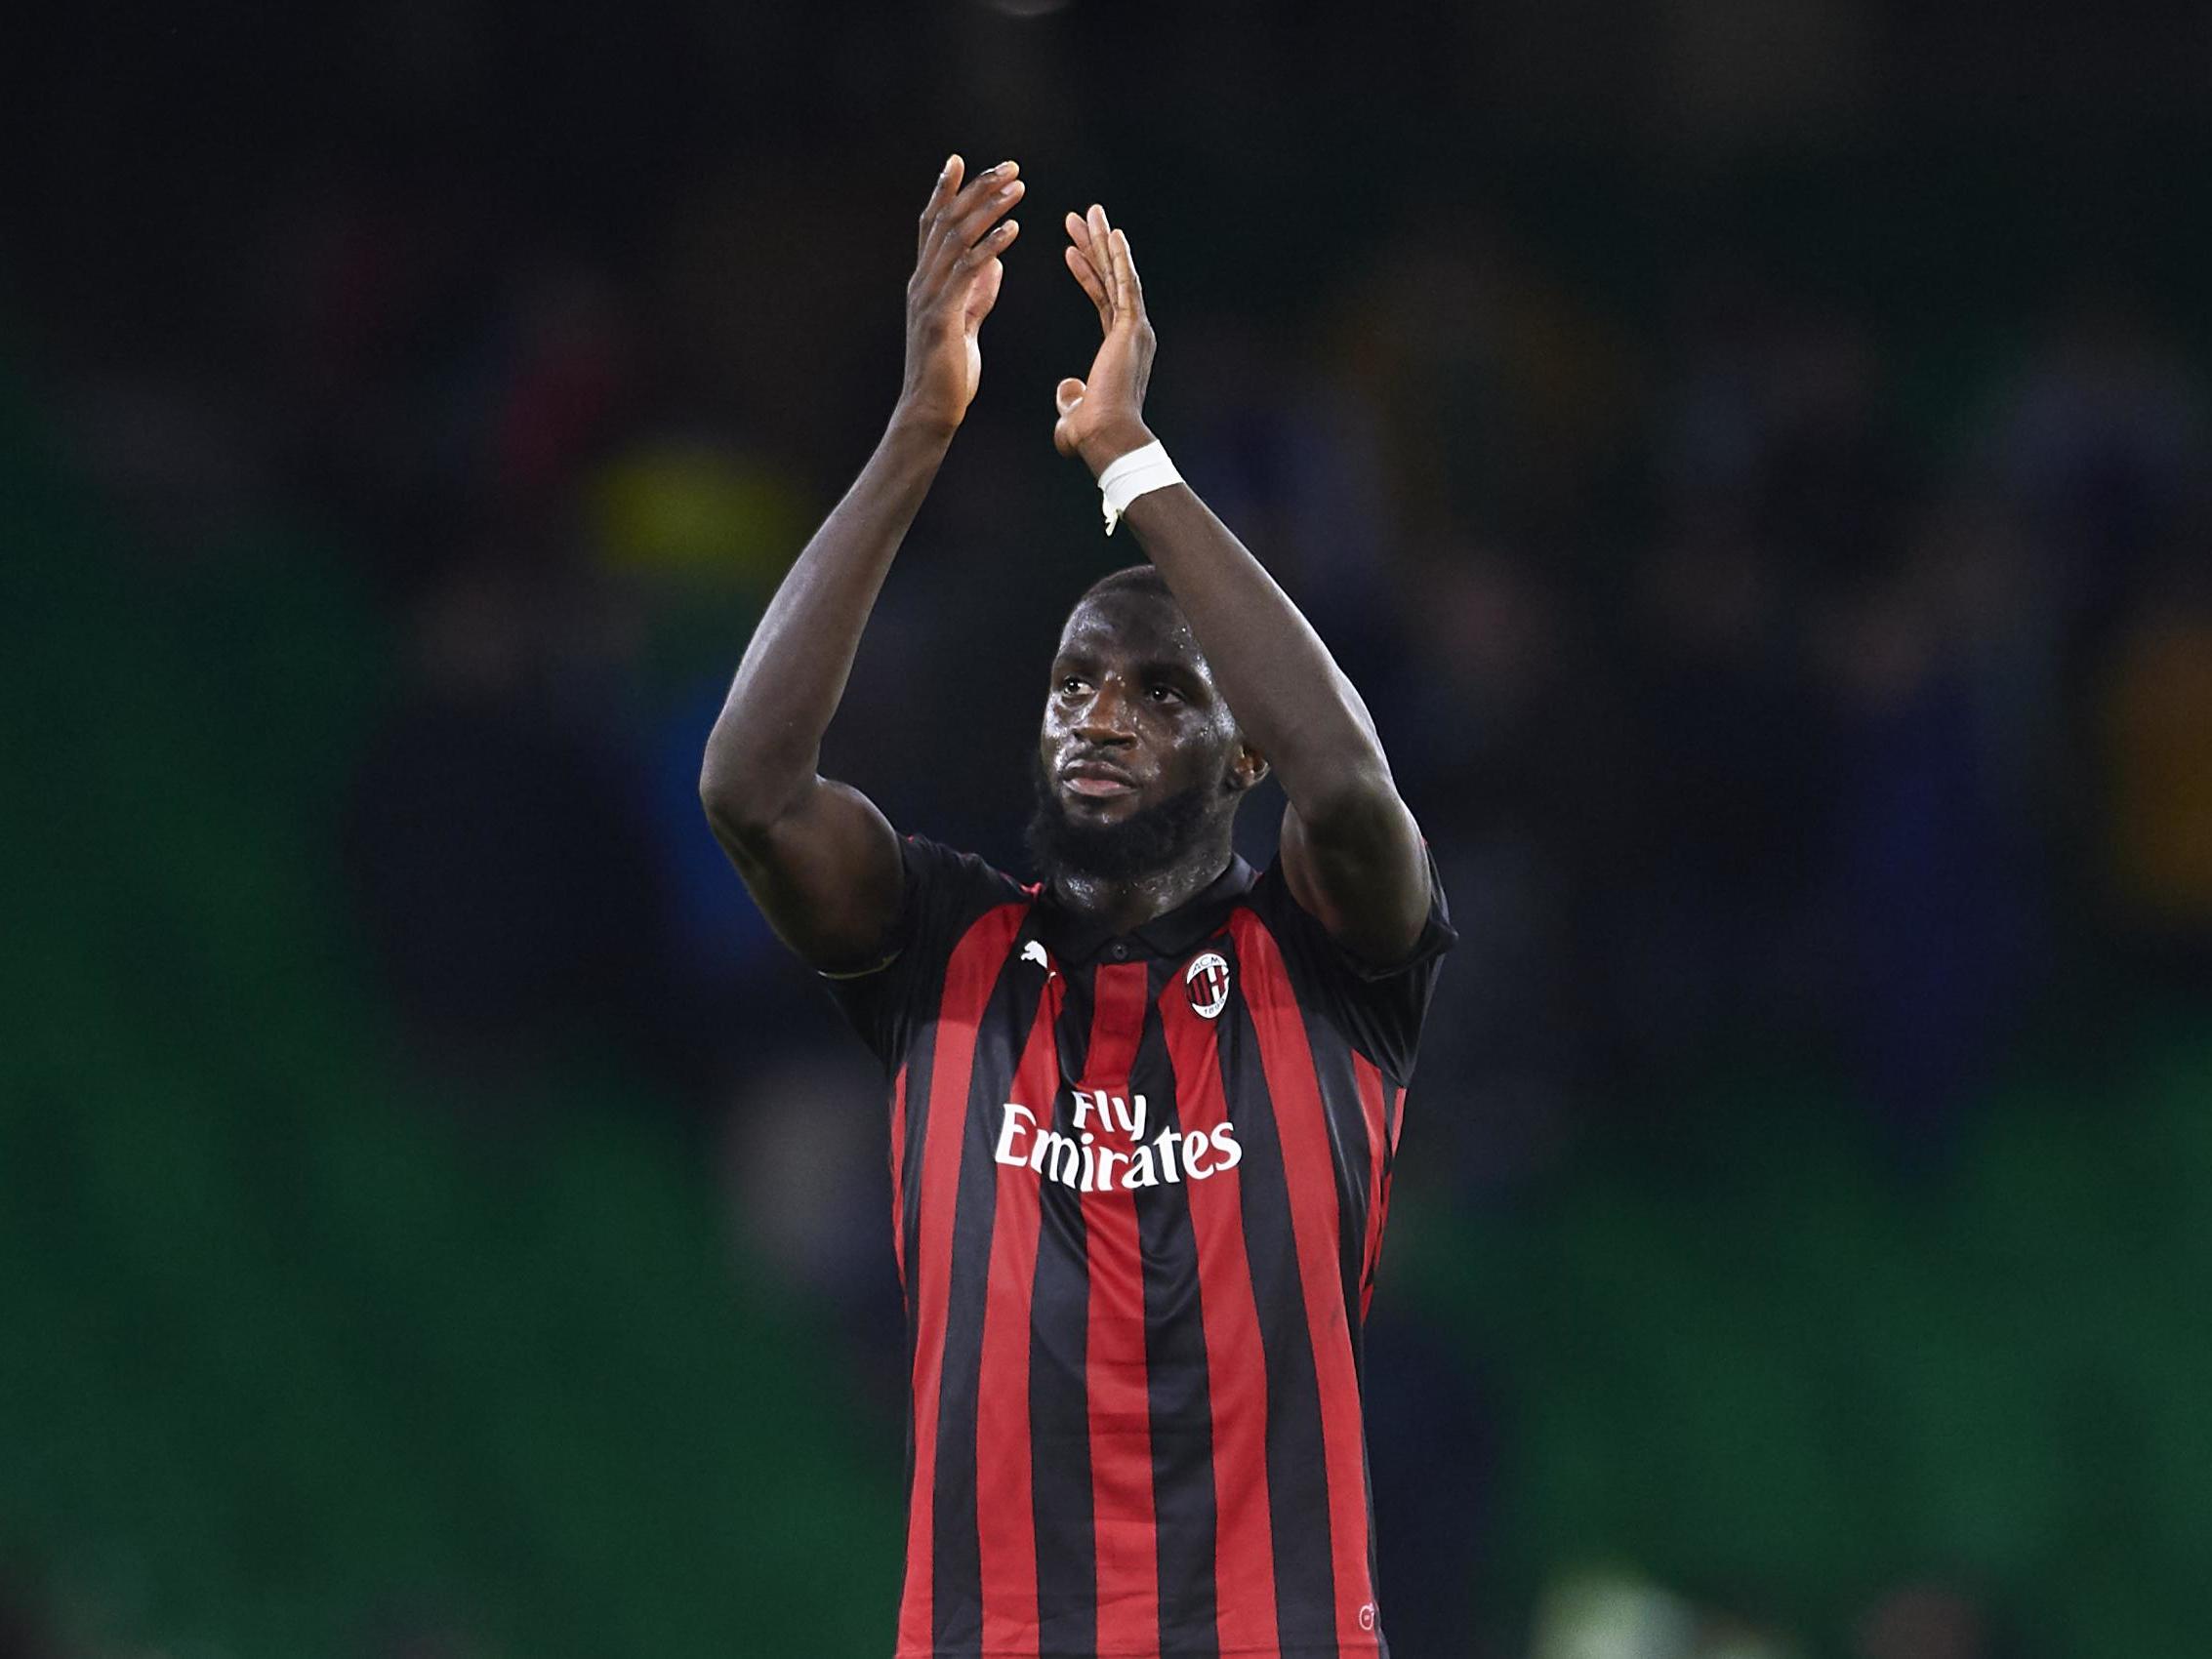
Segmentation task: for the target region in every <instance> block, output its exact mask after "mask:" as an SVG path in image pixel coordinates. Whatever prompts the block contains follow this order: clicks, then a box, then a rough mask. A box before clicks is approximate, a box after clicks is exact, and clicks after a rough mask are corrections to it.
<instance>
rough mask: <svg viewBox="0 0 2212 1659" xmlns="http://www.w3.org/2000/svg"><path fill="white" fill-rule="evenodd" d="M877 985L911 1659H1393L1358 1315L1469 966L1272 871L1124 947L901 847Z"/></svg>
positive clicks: (950, 862)
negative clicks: (1339, 923)
mask: <svg viewBox="0 0 2212 1659" xmlns="http://www.w3.org/2000/svg"><path fill="white" fill-rule="evenodd" d="M902 847H903V855H904V859H905V866H906V890H905V898H904V901H903V903H902V906H901V914H900V918H899V921H898V923H897V925H896V928H895V931H894V934H893V938H892V941H891V949H892V950H893V951H895V954H892V955H891V956H890V959H889V961H888V962H887V964H886V965H884V966H882V967H881V968H878V969H876V970H874V971H873V972H870V973H866V974H861V975H856V976H852V977H848V978H842V979H836V980H833V981H832V982H831V984H832V987H833V990H834V991H835V994H836V995H837V998H838V1000H839V1001H840V1004H841V1006H842V1007H843V1009H844V1010H845V1013H846V1014H847V1016H848V1017H849V1018H850V1019H851V1020H852V1022H853V1024H854V1025H855V1026H856V1027H857V1028H858V1030H859V1031H860V1032H861V1033H862V1035H863V1036H864V1038H865V1039H866V1040H867V1041H868V1043H869V1045H870V1046H871V1047H872V1048H873V1049H874V1050H875V1051H876V1053H877V1054H878V1055H879V1057H881V1060H882V1061H883V1063H884V1065H885V1067H886V1069H887V1070H888V1071H889V1073H890V1076H891V1121H890V1144H891V1179H892V1211H893V1214H892V1228H893V1240H894V1245H895V1250H896V1255H897V1261H898V1268H899V1275H900V1282H901V1284H902V1285H903V1287H904V1290H905V1296H906V1316H907V1339H908V1354H909V1357H910V1359H911V1363H912V1392H911V1396H910V1404H911V1417H910V1420H909V1425H908V1439H907V1514H908V1523H907V1548H906V1575H905V1586H904V1590H903V1592H902V1595H901V1598H900V1605H899V1615H898V1646H897V1654H898V1659H956V1656H964V1659H1011V1656H1014V1655H1020V1656H1022V1659H1075V1656H1077V1655H1081V1656H1084V1659H1115V1656H1125V1655H1126V1656H1135V1655H1162V1656H1174V1659H1180V1656H1184V1655H1215V1656H1219V1659H1232V1656H1235V1659H1260V1656H1269V1659H1274V1656H1278V1655H1280V1656H1281V1659H1321V1656H1324V1655H1328V1656H1335V1655H1339V1654H1342V1655H1355V1654H1356V1655H1377V1656H1380V1655H1386V1654H1387V1653H1388V1651H1389V1649H1388V1646H1387V1645H1386V1643H1385V1641H1384V1639H1383V1634H1382V1629H1381V1622H1380V1617H1379V1614H1378V1612H1377V1606H1376V1596H1375V1589H1374V1539H1373V1516H1372V1495H1371V1493H1370V1490H1369V1483H1368V1465H1367V1449H1366V1436H1365V1430H1364V1425H1363V1421H1362V1415H1361V1366H1362V1356H1361V1327H1362V1322H1363V1320H1364V1318H1365V1316H1366V1314H1367V1307H1368V1299H1369V1296H1370V1293H1371V1292H1372V1287H1373V1281H1374V1272H1375V1264H1376V1259H1377V1256H1378V1253H1379V1251H1380V1248H1381V1242H1382V1227H1383V1217H1384V1213H1385V1211H1386V1209H1387V1207H1388V1203H1389V1197H1390V1171H1391V1164H1392V1161H1393V1158H1394V1156H1395V1153H1396V1150H1397V1145H1398V1130H1399V1121H1400V1117H1401V1108H1402V1104H1403V1101H1404V1095H1405V1088H1406V1083H1407V1079H1408V1077H1409V1076H1410V1074H1411V1072H1412V1070H1413V1054H1414V1048H1415V1044H1416V1041H1417V1039H1418V1036H1419V1032H1420V1026H1421V1021H1422V1018H1423V1016H1424V1014H1425V1012H1426V1010H1427V1006H1428V1001H1429V996H1430V992H1431V991H1432V990H1433V988H1434V984H1435V975H1436V971H1437V967H1438V963H1439V959H1440V957H1441V955H1442V953H1443V952H1444V951H1445V950H1446V949H1447V948H1448V947H1449V946H1450V945H1451V944H1452V942H1453V939H1454V934H1453V931H1452V927H1451V924H1450V921H1449V919H1448V915H1447V911H1446V908H1445V901H1444V893H1443V885H1442V882H1441V879H1440V878H1439V877H1438V875H1437V872H1436V869H1435V862H1434V860H1433V858H1432V859H1431V861H1430V869H1429V880H1430V886H1431V895H1432V896H1431V900H1430V910H1429V916H1428V920H1427V923H1426V925H1425V927H1424V929H1423V931H1422V934H1421V937H1420V941H1419V943H1418V945H1417V946H1416V948H1415V950H1414V952H1413V955H1412V957H1411V958H1410V959H1409V960H1408V961H1407V962H1406V963H1404V964H1403V965H1401V966H1399V967H1397V968H1395V969H1393V970H1392V971H1389V972H1387V973H1374V972H1372V971H1369V970H1365V969H1363V968H1362V967H1361V966H1360V965H1359V964H1358V963H1357V961H1356V960H1355V959H1354V958H1352V957H1351V956H1349V955H1347V954H1346V953H1345V952H1344V951H1341V950H1340V949H1338V948H1337V946H1336V945H1335V944H1334V943H1333V942H1332V941H1331V939H1330V938H1329V936H1328V934H1327V933H1326V932H1325V931H1324V930H1323V929H1322V927H1321V925H1320V924H1319V923H1318V922H1317V921H1315V920H1314V918H1313V917H1312V916H1311V915H1310V914H1309V913H1307V911H1306V910H1304V909H1303V908H1302V907H1300V906H1299V905H1298V904H1297V902H1296V901H1295V900H1294V899H1293V898H1292V897H1291V896H1290V891H1289V889H1288V887H1287V886H1286V884H1285V881H1284V877H1283V874H1282V870H1281V866H1280V864H1279V863H1277V864H1272V865H1270V866H1269V868H1268V869H1267V870H1266V871H1265V872H1264V873H1261V874H1256V875H1255V873H1254V872H1253V870H1252V868H1251V866H1250V865H1249V864H1248V863H1247V862H1246V861H1245V860H1243V859H1241V858H1239V859H1236V860H1234V861H1233V862H1232V863H1231V864H1230V866H1229V868H1228V869H1227V870H1224V871H1223V872H1222V874H1221V875H1220V876H1219V877H1218V878H1217V879H1216V880H1215V881H1214V882H1213V883H1212V884H1211V885H1210V886H1208V888H1207V889H1206V890H1205V891H1204V892H1203V893H1201V894H1199V895H1198V896H1197V897H1196V898H1194V899H1193V900H1191V901H1190V903H1188V904H1186V905H1184V906H1182V907H1181V908H1179V909H1177V910H1173V911H1170V912H1169V913H1167V914H1166V915H1163V916H1160V917H1158V918H1156V919H1155V920H1153V921H1151V922H1148V923H1146V924H1145V925H1144V926H1143V927H1141V928H1138V929H1137V930H1136V931H1135V932H1133V933H1131V934H1127V935H1122V936H1110V935H1108V934H1106V933H1105V932H1103V931H1102V930H1100V929H1098V928H1097V927H1095V926H1093V925H1090V924H1087V923H1086V921H1085V920H1084V919H1083V918H1082V917H1080V916H1078V915H1076V914H1075V913H1073V912H1071V911H1069V910H1065V909H1064V908H1062V907H1060V906H1059V905H1057V904H1055V903H1054V901H1053V899H1052V897H1051V895H1050V892H1049V890H1048V889H1041V888H1039V887H1036V886H1029V885H1024V884H1022V883H1020V882H1017V881H1015V880H1014V879H1013V878H1012V877H1011V876H1008V875H1006V874H1004V873H1003V872H1001V871H999V870H995V869H993V868H991V867H990V866H989V865H987V864H986V863H984V862H983V861H982V860H980V859H978V858H976V857H974V856H972V855H969V854H963V853H956V852H953V851H951V850H949V849H947V848H945V847H943V846H940V845H938V844H937V843H935V842H932V841H929V840H927V839H925V838H922V837H920V836H909V837H906V838H905V839H904V841H903V842H902Z"/></svg>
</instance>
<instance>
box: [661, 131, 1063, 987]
mask: <svg viewBox="0 0 2212 1659" xmlns="http://www.w3.org/2000/svg"><path fill="white" fill-rule="evenodd" d="M1016 172H1017V169H1016V168H1015V166H1014V164H1013V163H1012V162H1010V161H1005V162H1001V163H1000V164H999V165H998V166H996V167H993V168H990V169H988V170H987V171H985V172H983V173H980V174H978V175H977V176H976V177H975V178H974V179H973V180H972V181H967V182H963V173H964V168H963V163H962V161H961V158H960V157H959V156H957V155H956V156H954V157H953V158H952V159H951V160H950V161H948V162H946V164H945V170H944V172H943V173H941V174H940V175H939V176H938V179H937V183H936V186H935V187H934V188H933V189H932V190H931V191H930V193H929V201H928V205H927V206H925V207H924V208H923V209H922V225H921V232H920V238H919V242H920V246H919V249H918V251H917V255H916V259H915V266H914V275H913V277H912V279H911V280H909V282H908V283H907V287H906V379H905V384H904V385H903V387H902V388H901V391H900V394H899V400H898V404H897V407H896V408H895V409H894V410H893V411H892V414H891V421H890V425H889V426H888V427H887V428H886V429H885V431H884V433H883V436H882V439H881V442H880V443H878V444H877V446H876V452H875V454H874V455H872V456H870V457H869V458H868V465H865V466H864V467H862V468H861V471H860V476H859V477H858V478H857V479H856V480H854V482H853V486H852V488H851V489H850V490H848V491H846V492H845V497H844V499H843V500H842V501H840V503H839V504H838V505H837V507H836V509H835V510H834V511H832V512H831V514H830V516H829V517H828V518H827V519H826V520H824V521H823V524H822V528H821V529H819V530H817V531H816V532H815V533H814V538H813V540H812V541H810V542H808V543H807V544H806V547H805V550H804V551H803V552H801V553H800V554H799V561H798V563H796V564H794V565H793V566H792V568H791V571H790V573H789V574H788V575H786V576H785V578H784V580H783V582H782V584H781V586H779V587H777V589H776V594H775V597H774V598H773V599H772V600H770V601H769V604H768V609H767V612H766V614H765V615H763V616H762V617H761V619H760V626H759V627H758V628H757V629H755V630H754V634H753V640H752V643H751V644H749V645H748V646H747V647H746V649H745V658H744V661H742V662H741V663H740V664H739V665H738V668H737V677H736V678H735V680H733V681H732V682H731V685H730V689H729V697H728V699H727V700H726V701H725V702H724V703H723V705H722V711H721V714H720V715H719V717H717V719H716V721H715V729H714V733H713V735H712V736H711V737H709V738H708V740H707V754H706V760H705V763H704V764H703V765H702V767H701V768H700V773H699V798H700V801H701V802H702V804H703V805H704V806H705V807H706V809H707V819H708V822H709V823H710V824H712V825H713V826H714V830H715V835H716V837H717V839H718V840H719V841H720V842H721V844H722V848H723V850H724V851H725V852H727V853H728V854H729V856H730V860H731V862H732V863H733V864H735V865H736V866H737V869H738V872H739V874H741V875H743V876H744V878H745V884H746V886H747V887H749V888H750V889H751V890H752V893H753V897H754V899H755V900H756V901H757V902H758V905H759V906H760V909H761V911H762V912H763V913H764V914H765V915H766V916H767V918H768V921H769V924H770V925H771V926H772V927H774V928H775V930H776V933H777V935H778V936H779V937H780V938H782V939H783V941H784V943H786V944H787V945H789V946H790V947H791V948H792V949H793V950H794V951H797V952H798V953H799V955H800V956H802V957H803V958H805V959H806V960H807V961H808V962H810V963H812V964H813V965H815V966H816V967H820V968H827V969H832V970H837V969H847V968H858V967H866V966H871V965H873V963H872V960H871V957H872V953H874V952H876V951H879V950H880V949H881V944H882V941H883V936H884V934H885V932H886V931H887V930H888V929H889V927H890V923H891V920H892V918H893V917H894V916H895V915H896V914H897V913H898V906H899V898H900V882H901V880H902V875H901V865H900V861H899V851H898V840H897V837H896V836H894V835H893V833H892V832H891V827H890V825H889V823H888V822H887V821H886V820H885V819H884V817H883V815H882V814H881V812H879V811H878V810H877V809H876V806H875V803H874V802H872V801H870V800H869V799H868V797H867V796H866V795H864V794H862V793H861V792H860V791H859V790H858V789H853V788H852V787H851V786H850V785H847V784H840V783H833V782H831V781H830V780H829V779H826V778H823V777H821V776H820V775H819V774H818V773H817V772H816V771H815V766H816V764H817V763H818V762H819V760H820V758H821V749H822V735H823V733H824V732H826V731H827V730H828V729H829V724H830V717H831V715H833V714H835V713H836V712H837V708H838V703H839V700H840V698H842V697H843V695H844V688H845V680H846V677H847V676H848V675H849V674H850V673H851V671H852V659H853V655H854V653H855V652H856V651H858V649H859V648H860V635H861V630H862V629H863V628H864V627H866V626H867V623H868V616H869V613H870V611H872V610H873V609H874V608H875V604H876V595H877V593H878V592H879V591H880V590H881V587H882V586H883V577H884V575H885V574H886V573H887V572H888V571H889V570H890V568H891V559H892V557H893V555H894V554H896V553H897V552H898V548H899V543H900V542H901V541H902V540H903V539H904V538H905V536H906V532H907V527H908V526H909V525H910V524H912V523H913V522H914V515H915V513H916V512H917V511H918V510H919V509H920V507H921V506H922V497H923V496H924V495H926V494H927V493H928V490H929V485H930V482H931V480H932V479H934V478H935V477H936V475H937V467H938V465H939V464H940V463H941V462H942V461H943V460H944V456H945V451H946V448H947V447H948V446H949V445H950V444H951V442H952V438H953V433H954V432H955V431H956V430H957V429H958V428H959V426H960V424H961V421H962V419H963V417H964V416H965V415H966V413H967V407H968V404H969V403H970V402H971V401H972V400H973V399H974V397H975V388H976V384H977V383H978V382H979V381H980V379H981V378H982V373H983V354H982V350H981V348H980V346H979V345H978V344H977V331H978V330H979V329H980V328H981V327H982V324H983V319H984V318H985V317H986V316H988V315H989V314H990V311H991V307H992V305H993V304H994V303H996V302H997V300H998V298H999V285H1000V282H1001V281H1002V280H1003V278H1004V266H1003V265H1002V264H1001V263H999V256H1000V255H1001V254H1003V253H1004V252H1005V250H1006V249H1007V248H1008V247H1009V246H1010V245H1011V244H1012V242H1013V239H1014V237H1015V236H1016V235H1017V234H1018V231H1019V227H1018V226H1017V225H1016V224H1015V223H1014V222H1013V221H1012V220H1009V219H1005V218H1004V216H1005V214H1006V213H1007V212H1008V211H1009V210H1010V209H1011V208H1012V207H1013V205H1014V203H1015V202H1016V201H1018V200H1019V199H1020V197H1021V192H1022V182H1021V181H1020V179H1018V178H1017V177H1016V176H1015V175H1016Z"/></svg>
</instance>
